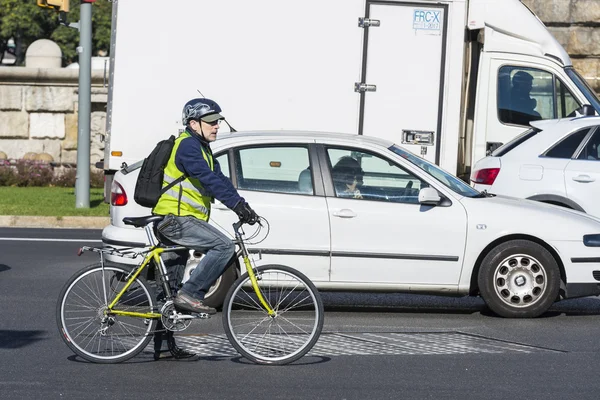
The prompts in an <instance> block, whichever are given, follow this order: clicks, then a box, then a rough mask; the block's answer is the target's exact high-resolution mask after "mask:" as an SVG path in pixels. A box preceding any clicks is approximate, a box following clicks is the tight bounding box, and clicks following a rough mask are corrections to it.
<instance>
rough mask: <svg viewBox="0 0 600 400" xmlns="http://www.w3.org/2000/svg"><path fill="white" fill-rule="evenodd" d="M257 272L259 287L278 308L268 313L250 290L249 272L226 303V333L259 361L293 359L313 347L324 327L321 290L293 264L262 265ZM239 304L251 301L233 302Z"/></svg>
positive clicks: (273, 361)
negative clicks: (289, 265)
mask: <svg viewBox="0 0 600 400" xmlns="http://www.w3.org/2000/svg"><path fill="white" fill-rule="evenodd" d="M257 272H258V273H257V276H259V277H260V279H259V280H258V281H257V283H258V288H259V290H260V292H261V294H262V295H263V297H264V299H265V301H266V302H267V304H269V305H270V307H272V309H273V310H274V311H275V313H274V314H273V315H270V316H265V310H264V308H263V307H261V306H260V305H259V303H258V302H257V296H256V295H253V294H252V292H251V291H250V290H248V286H250V281H249V278H245V280H238V281H237V282H236V283H235V285H236V286H234V288H232V291H231V292H230V294H229V295H228V298H227V299H226V304H225V305H224V308H223V311H224V314H223V323H224V327H225V332H226V333H227V337H228V338H229V339H230V341H231V343H232V344H233V346H234V347H235V348H236V349H237V350H238V351H239V352H240V353H241V354H242V355H244V356H245V357H247V358H249V359H251V360H253V361H255V362H259V363H275V364H285V363H288V362H291V361H294V360H296V359H298V358H299V357H301V356H302V355H304V354H306V352H308V351H309V350H310V348H311V347H312V346H313V345H314V343H315V342H316V340H317V338H318V335H319V334H320V331H321V329H322V324H323V315H322V313H323V308H322V303H321V300H320V297H318V292H317V291H316V290H315V288H314V286H310V285H311V284H310V281H308V280H307V279H306V278H305V277H304V278H303V279H301V278H299V277H298V276H297V275H298V272H297V271H295V270H293V269H291V268H289V267H283V266H268V267H267V266H266V267H259V268H257ZM249 293H250V295H249ZM240 304H242V305H244V306H247V307H246V308H242V309H241V310H238V309H235V308H234V306H238V305H240Z"/></svg>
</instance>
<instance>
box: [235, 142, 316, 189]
mask: <svg viewBox="0 0 600 400" xmlns="http://www.w3.org/2000/svg"><path fill="white" fill-rule="evenodd" d="M236 170H237V178H238V189H243V190H256V191H263V192H276V193H292V194H307V195H312V194H314V189H313V181H312V172H311V170H310V162H309V155H308V147H305V146H268V147H267V146H265V147H251V148H246V149H240V150H237V152H236Z"/></svg>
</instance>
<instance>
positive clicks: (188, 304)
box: [173, 291, 217, 315]
mask: <svg viewBox="0 0 600 400" xmlns="http://www.w3.org/2000/svg"><path fill="white" fill-rule="evenodd" d="M173 304H174V305H175V308H176V309H177V310H179V311H187V312H192V313H198V314H209V315H213V314H216V313H217V310H215V309H214V308H212V307H209V306H207V305H206V304H204V302H203V301H202V300H197V299H195V298H193V297H192V296H188V295H187V294H185V293H183V292H181V291H179V293H177V297H175V300H173Z"/></svg>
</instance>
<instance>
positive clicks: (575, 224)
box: [103, 132, 600, 317]
mask: <svg viewBox="0 0 600 400" xmlns="http://www.w3.org/2000/svg"><path fill="white" fill-rule="evenodd" d="M212 148H213V151H214V154H215V156H216V158H217V160H218V161H219V163H220V164H221V168H222V170H223V171H224V173H225V174H226V175H227V176H229V177H230V179H231V181H232V182H233V184H234V186H236V187H237V189H238V190H239V192H240V194H241V195H242V196H243V197H244V198H246V200H247V201H248V202H249V204H250V205H251V206H252V207H253V208H254V209H255V210H256V211H257V213H258V214H259V215H261V216H263V217H265V218H266V219H267V220H268V221H269V223H270V234H269V235H268V237H267V238H266V239H265V240H264V241H263V242H262V243H260V244H257V245H251V246H249V249H250V251H251V252H252V253H253V255H254V258H255V261H256V264H258V265H263V264H283V265H288V266H291V267H293V268H296V269H298V270H300V271H301V272H303V273H305V274H306V275H307V276H308V277H309V278H310V279H311V280H312V281H313V282H314V283H315V284H316V285H317V287H318V288H319V289H321V290H348V291H349V290H356V291H386V292H420V293H431V294H439V295H451V296H461V295H479V294H480V295H481V296H482V297H483V299H484V300H485V302H486V303H487V305H488V306H489V307H490V308H491V309H492V310H493V311H494V312H496V313H497V314H499V315H501V316H505V317H535V316H539V315H540V314H542V313H544V312H545V311H546V310H547V309H548V308H549V307H550V306H551V305H552V304H553V302H554V301H556V300H559V299H561V298H571V297H580V296H589V295H598V294H600V288H599V284H600V220H599V219H597V218H593V217H590V216H588V215H585V214H582V213H579V212H575V211H571V210H567V209H563V208H558V207H554V206H549V205H545V204H542V203H538V202H534V201H528V200H522V199H514V198H507V197H501V196H488V195H486V194H485V193H480V192H478V191H477V190H475V189H473V188H472V187H470V186H469V185H467V184H466V183H464V182H463V181H461V180H459V179H458V178H456V177H454V176H453V175H451V174H449V173H446V172H444V171H443V170H441V169H440V168H439V167H437V166H436V165H434V164H431V163H429V162H428V161H426V160H424V159H422V158H420V157H417V156H415V155H414V154H412V153H410V152H408V151H406V150H404V149H402V148H401V147H399V146H397V145H395V144H394V143H391V142H388V141H385V140H381V139H375V138H371V137H365V136H356V135H349V134H318V133H306V132H290V133H282V132H274V133H236V134H224V135H222V137H221V138H220V139H218V140H217V141H216V142H214V143H213V144H212ZM348 157H351V158H352V159H354V160H356V161H357V162H358V164H360V169H359V170H354V171H353V174H354V176H352V182H350V184H349V186H350V188H351V189H354V187H353V186H354V185H355V184H357V183H359V184H360V181H361V180H362V186H359V187H358V191H356V190H350V191H343V190H342V189H345V188H348V185H345V184H344V185H340V184H338V180H337V176H338V175H337V172H336V173H334V174H332V171H334V172H335V171H337V170H339V168H337V167H339V165H337V163H338V162H339V161H340V160H341V159H344V160H346V161H349V160H348ZM350 161H352V160H350ZM352 162H355V161H352ZM346 164H347V165H348V163H346ZM336 166H337V167H336ZM138 167H139V166H138ZM137 171H139V168H138V169H136V168H135V167H134V166H132V167H129V168H125V169H124V170H123V171H120V172H119V173H117V174H116V175H115V178H114V182H113V193H112V200H113V205H112V206H111V221H112V223H111V225H110V226H108V227H106V228H105V229H104V231H103V240H104V242H105V244H106V245H116V246H123V245H124V246H134V247H135V246H142V245H144V243H145V241H146V239H145V237H144V232H143V231H141V230H136V229H132V228H131V227H129V226H126V225H124V224H123V222H122V219H123V217H133V216H142V215H148V214H149V213H150V210H149V209H144V208H141V207H139V206H138V205H136V204H135V203H134V201H133V191H134V187H135V180H136V177H137ZM361 178H362V179H361ZM346 183H348V182H346ZM236 219H237V218H236V216H235V214H234V213H233V212H232V211H230V210H228V209H227V208H226V207H224V206H223V205H222V204H220V203H219V202H218V201H216V202H215V204H214V205H213V211H212V214H211V221H212V223H213V224H214V225H215V226H217V227H219V228H220V229H222V230H223V231H225V232H227V233H228V234H231V233H232V232H231V231H232V229H231V225H232V223H233V222H234V221H236ZM248 229H250V228H248ZM229 271H231V273H232V274H233V275H235V274H237V273H239V266H235V267H234V268H230V269H229ZM234 277H235V276H228V277H227V278H226V279H222V281H221V282H220V284H219V285H216V286H217V287H216V289H215V290H214V293H213V296H214V297H213V298H214V299H218V298H220V296H222V295H223V293H224V292H225V291H226V290H227V289H228V286H229V284H230V280H231V279H233V278H234ZM213 304H215V303H214V302H213Z"/></svg>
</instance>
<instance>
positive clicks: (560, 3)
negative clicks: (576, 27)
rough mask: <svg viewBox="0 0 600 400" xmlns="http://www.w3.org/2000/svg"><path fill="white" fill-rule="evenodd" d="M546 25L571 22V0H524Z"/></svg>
mask: <svg viewBox="0 0 600 400" xmlns="http://www.w3.org/2000/svg"><path fill="white" fill-rule="evenodd" d="M523 3H524V4H525V5H527V6H528V7H529V8H530V9H531V11H533V12H534V13H535V14H536V15H537V16H538V17H539V18H540V19H541V20H542V21H543V22H544V23H555V22H570V21H571V0H523Z"/></svg>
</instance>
